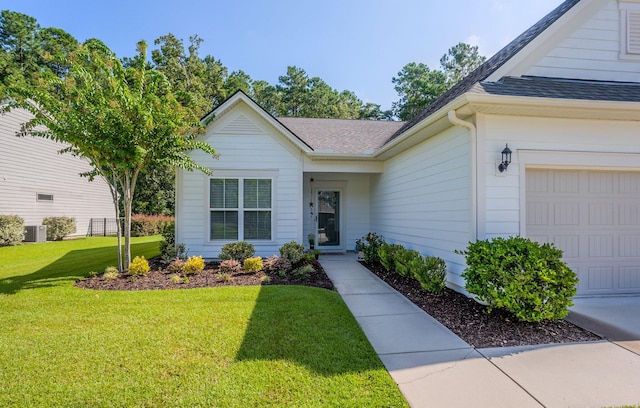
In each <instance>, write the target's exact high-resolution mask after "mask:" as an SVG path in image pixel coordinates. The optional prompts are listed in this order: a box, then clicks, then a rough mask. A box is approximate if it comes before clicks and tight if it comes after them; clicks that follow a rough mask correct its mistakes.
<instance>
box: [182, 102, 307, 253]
mask: <svg viewBox="0 0 640 408" xmlns="http://www.w3.org/2000/svg"><path fill="white" fill-rule="evenodd" d="M202 138H203V140H206V141H207V142H208V143H210V144H211V145H212V146H213V147H214V148H215V149H216V151H217V152H218V154H220V158H219V159H218V160H215V159H213V158H211V157H210V156H208V155H206V154H204V153H203V152H201V151H194V152H192V153H191V155H192V157H193V158H194V160H196V161H197V162H198V163H200V164H203V165H204V166H205V167H207V168H210V169H211V170H212V171H213V176H212V177H223V178H224V177H230V178H233V177H237V176H247V177H273V191H272V197H273V208H272V211H273V212H274V218H273V219H272V226H273V236H272V241H255V242H253V241H250V242H252V244H254V246H255V248H256V255H259V256H271V255H273V254H277V253H278V248H279V247H280V246H281V245H282V244H284V243H285V242H289V241H293V240H296V241H298V242H303V241H302V223H301V222H300V219H301V217H302V205H301V200H302V169H301V152H300V150H299V149H297V148H296V147H295V146H294V145H293V144H292V143H291V142H289V141H287V140H286V139H285V138H284V137H283V136H282V135H281V134H279V132H278V131H277V130H276V129H275V128H273V127H272V126H271V125H270V124H269V123H268V122H267V121H265V120H264V119H263V118H262V117H260V116H259V115H258V114H257V113H256V112H255V111H253V110H251V109H250V108H249V107H248V106H247V105H245V104H244V103H239V104H237V105H236V106H234V107H232V108H230V110H229V111H227V112H225V113H224V114H223V115H221V117H219V118H217V119H216V121H214V122H212V123H211V124H209V126H208V129H207V133H206V135H204V136H202ZM177 177H178V179H177V191H176V197H177V202H176V207H177V208H176V225H177V229H176V234H177V236H176V240H177V242H181V243H184V244H185V245H186V246H187V248H188V250H189V254H190V255H202V256H204V257H205V258H216V257H217V256H218V255H219V254H220V249H221V247H222V245H224V244H225V243H226V242H219V241H218V242H211V241H210V240H209V228H210V227H209V210H208V209H209V201H208V200H209V197H208V191H209V190H208V189H209V187H208V186H209V179H210V177H209V176H207V175H205V174H203V173H202V172H199V171H196V172H187V171H182V170H180V171H178V176H177Z"/></svg>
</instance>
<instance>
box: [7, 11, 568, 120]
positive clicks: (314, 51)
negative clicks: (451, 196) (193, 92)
mask: <svg viewBox="0 0 640 408" xmlns="http://www.w3.org/2000/svg"><path fill="white" fill-rule="evenodd" d="M561 3H562V0H454V1H442V0H324V1H318V0H315V1H307V0H225V1H220V0H209V1H206V0H182V1H175V0H155V1H148V0H129V1H124V0H110V1H100V0H56V1H53V0H3V1H2V3H1V5H0V8H1V9H9V10H13V11H19V12H21V13H24V14H28V15H30V16H33V17H35V18H36V19H37V20H38V23H39V24H40V25H41V26H43V27H58V28H62V29H64V30H65V31H67V32H69V33H70V34H72V35H73V36H74V37H76V38H77V39H78V40H80V41H84V40H86V39H87V38H92V37H95V38H99V39H100V40H102V41H104V42H105V43H106V44H107V45H108V46H109V47H110V48H111V49H112V50H113V51H114V52H116V54H117V55H118V56H119V57H125V56H132V55H134V54H135V44H136V42H137V41H139V40H141V39H144V40H146V41H147V42H148V43H149V44H150V45H151V47H152V48H153V47H154V46H153V40H155V39H156V38H158V37H159V36H161V35H164V34H167V33H169V32H170V33H173V34H174V35H176V36H177V37H178V38H183V39H184V40H185V42H187V41H188V37H189V36H190V35H193V34H197V35H198V36H200V37H201V38H202V39H204V42H203V43H202V45H201V48H200V53H201V56H205V55H213V56H214V57H215V58H216V59H219V60H221V61H222V63H223V64H224V65H225V66H227V67H228V68H229V70H230V71H233V70H238V69H242V70H244V71H245V72H246V73H248V74H249V75H250V76H251V78H253V79H262V80H266V81H268V82H269V83H271V84H276V83H277V82H278V76H281V75H284V74H285V73H286V69H287V66H289V65H295V66H298V67H300V68H303V69H304V70H305V71H306V72H307V74H308V75H309V76H310V77H313V76H317V77H320V78H322V79H323V80H324V81H326V82H327V83H328V84H329V85H330V86H331V87H333V88H335V89H338V90H339V91H342V90H344V89H348V90H350V91H353V92H355V93H356V95H358V97H360V99H362V100H364V101H365V102H374V103H377V104H380V105H382V108H383V109H388V108H390V107H391V103H392V102H393V101H396V100H397V99H398V96H397V93H396V92H395V90H394V89H393V84H392V82H391V79H392V78H393V77H394V76H396V75H397V73H398V71H400V70H401V69H402V67H403V66H404V65H405V64H407V63H409V62H422V63H425V64H427V65H428V66H429V67H430V68H434V69H435V68H438V67H439V60H440V57H441V56H442V55H443V54H445V53H446V52H447V50H448V49H449V48H450V47H451V46H453V45H455V44H457V43H458V42H461V41H462V42H468V43H471V44H473V45H478V46H479V48H480V52H481V54H483V55H485V56H487V57H489V56H491V55H493V54H494V53H495V52H496V51H498V50H500V48H502V47H503V46H504V45H506V44H507V43H508V42H509V41H511V40H512V39H514V38H515V37H516V36H518V35H519V34H520V33H522V32H523V31H524V30H526V29H527V28H529V27H530V26H531V25H533V24H534V23H535V22H536V21H538V20H539V19H540V18H542V17H544V16H545V15H546V14H547V13H548V12H550V11H551V10H553V9H554V8H555V7H557V6H558V5H559V4H561Z"/></svg>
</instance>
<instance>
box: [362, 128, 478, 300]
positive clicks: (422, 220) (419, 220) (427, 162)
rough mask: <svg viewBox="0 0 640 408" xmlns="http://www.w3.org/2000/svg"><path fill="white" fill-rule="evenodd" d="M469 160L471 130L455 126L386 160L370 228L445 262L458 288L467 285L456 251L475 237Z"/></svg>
mask: <svg viewBox="0 0 640 408" xmlns="http://www.w3.org/2000/svg"><path fill="white" fill-rule="evenodd" d="M470 157H471V151H470V143H469V132H468V131H467V130H466V129H464V128H461V127H451V128H449V129H448V130H446V131H444V132H442V133H440V134H438V135H436V136H434V137H432V138H430V139H429V140H427V141H425V142H423V143H421V144H419V145H417V146H415V147H412V148H411V149H408V150H406V151H404V152H402V153H400V154H398V155H396V156H394V157H392V158H390V159H388V160H387V161H386V162H385V170H384V173H383V174H381V175H379V176H377V175H376V176H372V183H371V230H372V231H374V232H377V233H379V234H382V235H383V237H384V238H385V240H386V241H387V242H392V243H399V244H402V245H404V246H405V247H407V248H410V249H416V250H418V251H420V253H422V254H423V255H433V256H438V257H441V258H443V259H444V260H445V261H447V267H448V271H449V281H450V283H452V284H453V285H454V286H458V287H463V286H464V283H463V281H462V278H461V277H460V274H461V273H462V271H463V270H464V258H463V257H462V256H461V255H458V254H455V252H454V251H455V250H462V249H464V248H465V247H466V246H467V243H468V242H469V241H470V240H472V234H473V232H472V231H473V228H472V225H471V224H472V216H471V188H472V184H471V177H470V176H471V169H470V163H471V160H470Z"/></svg>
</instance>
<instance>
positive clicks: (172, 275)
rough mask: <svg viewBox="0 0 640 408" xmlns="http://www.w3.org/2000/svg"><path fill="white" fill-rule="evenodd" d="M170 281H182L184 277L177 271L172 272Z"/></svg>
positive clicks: (174, 282) (175, 282)
mask: <svg viewBox="0 0 640 408" xmlns="http://www.w3.org/2000/svg"><path fill="white" fill-rule="evenodd" d="M169 282H171V283H173V284H178V283H182V277H181V276H180V275H178V274H177V273H174V274H171V275H169Z"/></svg>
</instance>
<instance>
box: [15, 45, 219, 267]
mask: <svg viewBox="0 0 640 408" xmlns="http://www.w3.org/2000/svg"><path fill="white" fill-rule="evenodd" d="M146 52H147V46H146V43H144V42H143V41H141V42H140V43H138V53H139V55H138V58H136V59H135V61H136V62H137V64H134V65H130V66H128V67H125V66H123V65H122V63H121V61H120V60H119V59H118V58H117V57H116V56H115V54H113V53H112V52H111V51H110V50H109V49H108V48H107V47H106V46H105V45H104V44H103V43H101V42H100V41H98V40H88V41H87V42H86V43H85V44H83V45H82V46H79V48H78V49H77V50H75V51H73V52H72V53H70V54H69V55H68V56H67V61H68V62H69V70H68V72H67V74H66V75H65V76H64V77H62V78H60V77H58V76H57V75H55V74H54V73H53V72H52V71H49V70H44V71H42V72H41V73H40V74H38V75H36V80H37V86H13V87H12V88H11V90H12V95H13V96H14V98H15V99H14V100H13V101H12V102H11V103H10V104H9V107H16V106H19V107H22V108H24V109H27V110H29V111H30V112H31V113H32V114H33V115H34V118H33V119H32V120H30V121H29V122H27V123H26V124H24V125H23V128H22V132H21V134H22V135H32V136H38V137H43V138H47V139H52V140H55V141H58V142H62V143H65V144H68V145H70V147H69V148H68V149H65V150H66V151H67V152H71V153H72V154H74V155H78V156H82V157H85V158H87V159H88V160H89V162H90V164H91V166H92V168H93V169H92V171H91V172H89V173H87V175H88V176H89V177H96V176H100V177H102V178H103V179H104V180H105V181H107V183H108V184H109V186H110V189H111V193H112V196H113V197H114V203H115V206H116V211H118V205H117V202H118V199H119V198H121V199H122V202H123V207H124V218H125V223H124V225H125V226H124V239H125V242H124V243H125V249H124V254H123V257H122V263H121V265H120V269H121V270H123V269H126V268H127V267H128V266H129V263H130V259H131V253H130V237H131V211H132V204H133V199H134V196H135V189H136V182H137V180H138V177H139V175H140V172H141V171H142V170H143V169H146V168H149V167H150V166H178V167H182V168H185V169H187V170H201V171H204V172H208V169H206V168H203V167H202V166H201V165H199V164H198V163H196V162H194V161H193V160H192V159H191V158H190V156H189V155H188V152H189V151H190V150H193V149H201V150H203V151H204V152H206V153H208V154H211V155H215V154H216V153H215V150H214V149H213V147H212V146H210V145H208V144H206V143H204V142H202V141H199V140H198V139H197V138H196V137H197V135H198V134H200V133H201V132H202V126H201V125H200V122H199V120H198V117H197V116H196V115H195V114H194V110H193V109H188V108H186V107H184V106H183V105H182V104H181V102H180V101H179V100H178V99H177V98H176V96H175V95H174V94H173V93H172V91H171V85H170V82H169V81H168V80H167V78H166V77H165V76H164V75H163V74H162V73H161V72H159V71H158V70H154V69H149V67H148V66H147V64H146V63H145V61H146ZM54 60H55V57H54ZM118 190H119V191H121V197H119V195H118ZM119 249H120V248H119ZM119 255H120V254H119ZM119 258H120V256H119Z"/></svg>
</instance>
